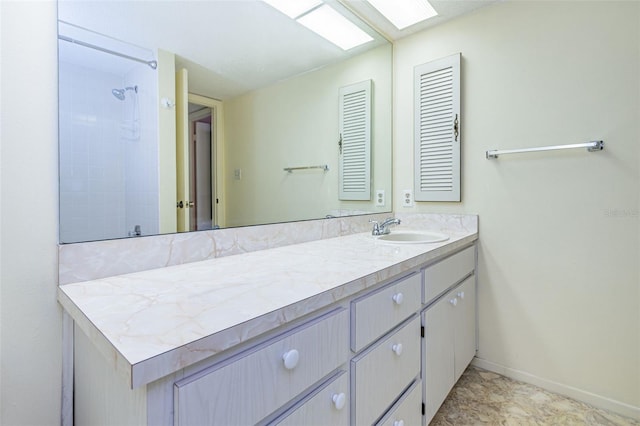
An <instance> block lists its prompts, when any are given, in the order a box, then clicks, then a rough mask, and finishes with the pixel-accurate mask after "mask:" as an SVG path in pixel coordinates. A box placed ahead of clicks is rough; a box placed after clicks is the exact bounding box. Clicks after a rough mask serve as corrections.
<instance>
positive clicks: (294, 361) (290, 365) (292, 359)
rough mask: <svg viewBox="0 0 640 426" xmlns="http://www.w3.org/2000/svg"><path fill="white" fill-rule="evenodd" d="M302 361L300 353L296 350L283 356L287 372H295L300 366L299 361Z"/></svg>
mask: <svg viewBox="0 0 640 426" xmlns="http://www.w3.org/2000/svg"><path fill="white" fill-rule="evenodd" d="M299 359H300V353H299V352H298V351H297V350H296V349H291V350H290V351H287V352H285V354H284V355H282V360H283V361H284V368H286V369H287V370H293V369H294V368H296V365H298V360H299Z"/></svg>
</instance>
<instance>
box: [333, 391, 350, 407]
mask: <svg viewBox="0 0 640 426" xmlns="http://www.w3.org/2000/svg"><path fill="white" fill-rule="evenodd" d="M331 399H332V400H333V405H334V406H335V407H336V410H342V409H343V408H344V405H345V404H346V403H347V395H345V394H344V392H341V393H336V394H334V395H333V397H331Z"/></svg>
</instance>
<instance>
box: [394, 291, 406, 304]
mask: <svg viewBox="0 0 640 426" xmlns="http://www.w3.org/2000/svg"><path fill="white" fill-rule="evenodd" d="M392 299H393V301H394V302H396V305H402V302H403V301H404V295H403V294H402V293H396V294H394V295H393V297H392Z"/></svg>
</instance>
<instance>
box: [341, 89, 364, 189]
mask: <svg viewBox="0 0 640 426" xmlns="http://www.w3.org/2000/svg"><path fill="white" fill-rule="evenodd" d="M339 126H340V145H339V150H340V161H339V164H340V166H339V167H340V199H341V200H370V199H371V80H367V81H363V82H361V83H356V84H351V85H349V86H345V87H341V88H340V123H339Z"/></svg>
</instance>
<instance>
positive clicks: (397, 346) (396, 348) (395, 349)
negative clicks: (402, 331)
mask: <svg viewBox="0 0 640 426" xmlns="http://www.w3.org/2000/svg"><path fill="white" fill-rule="evenodd" d="M391 350H392V351H393V353H394V354H396V355H398V356H400V355H402V343H396V344H395V345H393V346H392V347H391Z"/></svg>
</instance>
